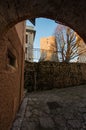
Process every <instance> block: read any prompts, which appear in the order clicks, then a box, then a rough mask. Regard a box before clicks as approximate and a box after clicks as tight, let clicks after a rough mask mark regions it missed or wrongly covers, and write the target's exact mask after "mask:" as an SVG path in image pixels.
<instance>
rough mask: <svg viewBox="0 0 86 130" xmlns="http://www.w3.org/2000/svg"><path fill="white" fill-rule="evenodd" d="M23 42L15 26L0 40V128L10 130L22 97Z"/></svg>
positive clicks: (0, 129)
mask: <svg viewBox="0 0 86 130" xmlns="http://www.w3.org/2000/svg"><path fill="white" fill-rule="evenodd" d="M20 25H21V24H20ZM18 26H19V25H17V27H18ZM23 27H24V26H23ZM20 31H21V30H20ZM22 33H23V32H22ZM22 42H23V41H22ZM23 44H24V42H23V43H22V44H21V41H20V38H19V35H18V33H17V30H16V28H15V27H13V28H11V29H10V30H9V32H8V33H7V34H6V35H5V36H4V38H3V39H2V40H0V130H10V127H11V124H12V121H13V119H14V117H15V114H16V112H17V110H18V107H19V105H20V103H21V101H22V98H23V75H24V74H23V72H24V71H23V65H24V64H23V63H24V50H23Z"/></svg>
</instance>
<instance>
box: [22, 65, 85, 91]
mask: <svg viewBox="0 0 86 130" xmlns="http://www.w3.org/2000/svg"><path fill="white" fill-rule="evenodd" d="M24 75H25V87H26V88H28V91H33V90H46V89H52V88H63V87H70V86H75V85H81V84H86V64H84V63H70V64H67V63H56V62H39V63H29V62H25V73H24Z"/></svg>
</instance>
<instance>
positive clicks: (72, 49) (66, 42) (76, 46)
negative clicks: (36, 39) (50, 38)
mask: <svg viewBox="0 0 86 130" xmlns="http://www.w3.org/2000/svg"><path fill="white" fill-rule="evenodd" d="M55 37H56V41H57V50H58V59H59V61H62V62H67V63H69V62H71V61H77V59H78V57H79V55H81V54H82V53H84V52H86V49H80V44H81V42H83V40H82V39H81V38H80V37H79V35H78V34H77V33H76V32H74V31H73V30H72V29H70V28H69V27H66V26H63V25H58V26H57V28H56V30H55Z"/></svg>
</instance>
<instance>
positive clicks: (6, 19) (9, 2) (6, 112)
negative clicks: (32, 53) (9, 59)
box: [0, 0, 86, 130]
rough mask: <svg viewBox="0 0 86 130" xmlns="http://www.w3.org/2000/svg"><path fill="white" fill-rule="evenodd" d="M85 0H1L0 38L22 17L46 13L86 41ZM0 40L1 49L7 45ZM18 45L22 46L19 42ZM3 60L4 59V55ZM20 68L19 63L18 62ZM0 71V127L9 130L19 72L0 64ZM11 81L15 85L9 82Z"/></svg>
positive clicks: (28, 17)
mask: <svg viewBox="0 0 86 130" xmlns="http://www.w3.org/2000/svg"><path fill="white" fill-rule="evenodd" d="M85 1H86V0H80V1H78V0H75V1H71V0H53V1H52V0H46V1H44V0H34V1H33V0H14V1H13V0H0V39H1V38H2V35H4V33H6V32H7V31H8V30H9V29H10V28H11V27H12V26H14V25H15V24H16V23H18V22H20V21H22V20H26V19H32V18H37V17H46V18H50V19H53V20H56V21H60V22H62V23H64V24H65V25H68V26H69V27H71V28H73V29H74V30H75V31H76V32H77V33H78V34H79V35H80V36H81V37H82V38H83V39H84V41H85V42H86V31H85V30H86V13H85V12H86V6H85V5H86V2H85ZM14 33H15V32H14ZM11 35H12V34H11ZM11 37H12V36H11ZM3 43H4V39H2V40H0V45H1V48H0V49H2V48H4V49H5V51H6V49H7V48H6V47H4V45H3ZM15 44H16V41H15ZM19 48H22V47H21V46H19ZM17 49H18V48H17ZM21 51H22V50H21ZM0 52H1V51H0ZM3 53H4V51H3ZM21 54H22V53H21ZM3 55H4V54H3ZM1 56H2V54H1V53H0V63H1V64H2V62H1V58H2V59H3V58H4V57H3V56H2V57H1ZM21 57H22V55H21ZM19 60H22V59H19ZM3 61H5V59H4V60H3ZM3 64H4V63H3ZM20 68H22V67H21V66H20ZM0 71H1V72H0V104H1V106H0V108H1V109H0V130H5V129H6V130H9V128H10V124H11V123H12V120H13V117H12V114H13V111H15V108H16V107H17V108H18V105H19V104H18V103H19V102H18V103H17V101H18V97H17V98H16V97H15V99H14V98H13V97H12V96H13V93H15V91H14V89H16V91H17V92H18V91H19V88H18V86H19V80H20V79H19V78H20V77H18V78H17V76H18V75H19V73H18V72H17V73H13V72H10V71H9V72H8V71H7V70H4V69H3V71H2V70H1V68H0ZM15 77H16V78H15ZM17 80H18V83H17V86H15V83H16V81H17ZM13 84H14V88H13V86H12V85H13ZM10 89H11V91H10ZM10 93H11V94H10ZM17 96H18V95H17ZM3 99H4V100H3ZM16 104H17V105H16ZM6 107H7V108H8V109H7V108H6Z"/></svg>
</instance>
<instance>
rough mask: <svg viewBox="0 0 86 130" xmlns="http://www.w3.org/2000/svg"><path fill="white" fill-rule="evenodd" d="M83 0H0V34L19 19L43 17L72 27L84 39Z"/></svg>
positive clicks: (85, 10)
mask: <svg viewBox="0 0 86 130" xmlns="http://www.w3.org/2000/svg"><path fill="white" fill-rule="evenodd" d="M85 5H86V1H85V0H79V1H78V0H75V1H71V0H53V1H52V0H46V1H44V0H34V1H33V0H14V1H13V0H5V1H3V0H0V34H3V33H4V32H5V31H7V30H8V29H9V28H10V27H12V26H13V25H15V24H16V23H18V22H19V21H22V20H25V19H31V18H37V17H45V18H50V19H53V20H57V21H60V22H62V23H64V24H65V25H68V26H69V27H71V28H73V29H74V30H75V31H76V32H77V33H78V34H79V35H80V36H81V37H82V38H83V39H84V40H85V41H86V31H85V30H86V13H85V12H86V6H85Z"/></svg>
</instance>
